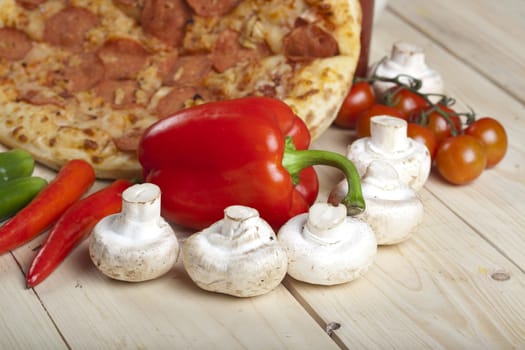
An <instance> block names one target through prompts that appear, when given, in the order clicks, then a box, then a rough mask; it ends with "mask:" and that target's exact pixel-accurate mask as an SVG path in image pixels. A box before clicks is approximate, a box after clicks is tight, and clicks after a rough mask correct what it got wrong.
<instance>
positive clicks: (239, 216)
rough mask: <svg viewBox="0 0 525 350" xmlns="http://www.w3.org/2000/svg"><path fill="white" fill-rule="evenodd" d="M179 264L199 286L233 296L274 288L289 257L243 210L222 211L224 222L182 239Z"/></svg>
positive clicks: (262, 225) (265, 228)
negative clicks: (181, 263) (182, 265)
mask: <svg viewBox="0 0 525 350" xmlns="http://www.w3.org/2000/svg"><path fill="white" fill-rule="evenodd" d="M181 250H182V261H183V264H184V267H185V269H186V271H187V273H188V275H189V276H190V278H191V279H192V280H193V281H194V282H195V284H197V285H198V286H199V287H200V288H202V289H204V290H208V291H211V292H217V293H223V294H229V295H233V296H236V297H252V296H258V295H262V294H265V293H268V292H270V291H271V290H273V289H275V288H276V287H277V286H278V285H279V284H280V283H281V281H282V280H283V279H284V277H285V276H286V271H287V267H288V257H287V255H286V251H285V250H284V248H283V247H282V246H281V245H280V244H279V242H278V241H277V238H276V236H275V232H274V231H273V229H272V228H271V227H270V225H269V224H268V223H267V222H266V221H264V220H263V219H261V218H260V217H259V213H258V212H257V211H256V210H255V209H253V208H248V207H243V206H232V207H228V208H226V210H225V218H224V219H222V220H219V221H218V222H216V223H214V224H213V225H211V226H210V227H208V228H206V229H204V230H202V231H200V232H197V233H195V234H193V235H191V236H190V237H188V238H187V239H186V241H185V242H184V243H183V245H182V249H181Z"/></svg>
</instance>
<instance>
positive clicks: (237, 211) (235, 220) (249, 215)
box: [221, 205, 259, 238]
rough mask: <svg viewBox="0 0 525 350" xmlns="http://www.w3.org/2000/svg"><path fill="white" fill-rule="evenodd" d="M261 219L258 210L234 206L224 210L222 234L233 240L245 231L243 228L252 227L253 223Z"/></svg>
mask: <svg viewBox="0 0 525 350" xmlns="http://www.w3.org/2000/svg"><path fill="white" fill-rule="evenodd" d="M258 217H259V213H258V212H257V210H255V209H253V208H250V207H246V206H241V205H232V206H229V207H227V208H226V209H225V210H224V221H223V223H222V227H221V233H222V234H223V235H224V236H226V237H229V238H233V237H235V236H237V235H238V234H239V232H242V231H244V230H243V228H245V227H247V226H248V227H249V226H252V225H251V222H252V221H253V220H256V219H257V218H258Z"/></svg>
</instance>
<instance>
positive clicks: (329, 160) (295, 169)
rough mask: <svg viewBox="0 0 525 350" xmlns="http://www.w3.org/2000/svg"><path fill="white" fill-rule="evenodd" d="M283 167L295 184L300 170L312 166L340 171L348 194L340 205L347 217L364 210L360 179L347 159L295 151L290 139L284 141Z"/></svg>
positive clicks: (337, 155) (332, 155) (326, 154)
mask: <svg viewBox="0 0 525 350" xmlns="http://www.w3.org/2000/svg"><path fill="white" fill-rule="evenodd" d="M282 164H283V166H284V167H285V168H286V170H288V172H289V173H290V175H291V176H292V179H293V181H294V183H295V184H297V183H298V181H299V173H300V172H301V170H303V169H305V168H307V167H309V166H313V165H327V166H331V167H335V168H337V169H339V170H341V171H342V172H343V174H344V176H345V178H346V181H347V182H348V193H347V195H346V196H345V198H344V199H343V200H342V201H341V203H342V204H343V205H344V206H345V207H346V210H347V213H348V215H351V216H353V215H358V214H361V213H362V212H363V211H364V210H365V200H364V198H363V193H362V191H361V178H360V176H359V173H358V171H357V168H356V167H355V165H354V163H352V162H351V161H350V160H349V159H348V158H346V157H344V156H342V155H340V154H338V153H335V152H330V151H320V150H311V149H309V150H296V149H295V147H294V146H293V144H292V142H291V139H290V138H287V139H286V148H285V152H284V157H283V162H282Z"/></svg>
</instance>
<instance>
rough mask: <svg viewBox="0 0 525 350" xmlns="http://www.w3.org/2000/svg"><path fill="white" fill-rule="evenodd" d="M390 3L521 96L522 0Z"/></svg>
mask: <svg viewBox="0 0 525 350" xmlns="http://www.w3.org/2000/svg"><path fill="white" fill-rule="evenodd" d="M388 6H389V9H390V10H391V11H394V12H395V13H396V15H398V16H399V17H401V18H403V19H404V20H405V21H406V22H407V23H410V24H411V25H413V26H414V27H415V28H416V29H418V30H419V31H421V32H423V33H425V34H426V35H428V36H429V37H431V38H432V39H433V40H434V41H435V42H437V43H439V45H441V46H443V47H444V48H445V49H446V50H448V52H449V53H450V54H452V55H454V56H456V57H458V58H459V59H460V60H462V61H464V62H466V63H467V64H469V65H472V66H473V67H474V68H475V69H476V70H478V71H479V72H481V73H482V74H483V75H485V76H486V77H488V78H489V79H490V80H492V81H493V82H494V83H496V85H498V86H500V87H502V88H503V89H504V90H506V91H507V92H508V93H509V94H511V95H512V96H514V97H515V98H516V99H519V100H521V102H522V103H524V102H525V94H524V93H523V91H525V79H522V78H521V77H523V76H524V75H525V65H524V64H523V62H524V61H525V48H524V46H523V38H524V37H525V21H524V18H525V6H524V4H523V1H522V0H502V1H491V0H463V1H456V0H444V1H425V0H391V1H390V2H389V5H388Z"/></svg>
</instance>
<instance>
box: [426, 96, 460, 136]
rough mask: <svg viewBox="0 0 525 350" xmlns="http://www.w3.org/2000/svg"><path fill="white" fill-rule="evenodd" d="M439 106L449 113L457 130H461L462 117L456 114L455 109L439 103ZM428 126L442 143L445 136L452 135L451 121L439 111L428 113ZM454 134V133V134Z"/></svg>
mask: <svg viewBox="0 0 525 350" xmlns="http://www.w3.org/2000/svg"><path fill="white" fill-rule="evenodd" d="M439 108H440V109H441V110H442V111H444V112H445V113H447V114H448V116H449V117H450V120H451V121H452V123H453V124H454V128H455V130H456V132H458V133H459V132H461V128H462V125H461V118H460V117H459V116H458V115H456V114H455V113H456V112H455V111H454V110H453V109H451V108H449V107H446V106H442V105H439ZM427 127H428V128H429V129H430V130H431V131H432V132H433V133H434V135H436V141H437V143H438V144H440V143H441V141H443V140H444V139H445V138H447V137H449V136H451V135H452V128H451V126H450V123H449V122H448V121H447V120H446V119H445V117H443V116H442V115H441V114H440V113H439V112H438V111H435V110H434V111H432V112H430V114H429V115H428V121H427ZM452 136H454V135H452Z"/></svg>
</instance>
